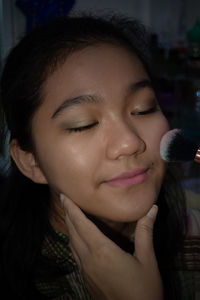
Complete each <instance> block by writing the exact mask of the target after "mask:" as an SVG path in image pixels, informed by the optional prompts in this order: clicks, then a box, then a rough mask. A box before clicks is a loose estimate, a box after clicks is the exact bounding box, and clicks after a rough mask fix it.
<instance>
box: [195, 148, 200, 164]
mask: <svg viewBox="0 0 200 300" xmlns="http://www.w3.org/2000/svg"><path fill="white" fill-rule="evenodd" d="M194 161H195V162H196V163H198V164H200V148H199V149H198V150H197V153H196V155H195V158H194Z"/></svg>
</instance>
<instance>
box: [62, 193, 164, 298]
mask: <svg viewBox="0 0 200 300" xmlns="http://www.w3.org/2000/svg"><path fill="white" fill-rule="evenodd" d="M61 200H62V202H63V206H64V211H65V215H66V225H67V230H68V233H69V239H70V247H71V249H72V252H73V255H74V257H75V260H76V261H77V263H78V264H79V266H80V268H81V270H82V272H83V276H84V278H85V280H86V283H87V284H88V287H89V290H90V292H91V295H92V296H93V297H94V299H101V300H103V299H105V300H108V299H109V300H124V299H126V300H134V299H135V300H162V299H163V290H162V281H161V277H160V273H159V270H158V266H157V261H156V258H155V253H154V248H153V238H152V237H153V224H154V221H155V218H156V215H157V206H156V205H154V206H153V207H152V208H151V210H150V211H149V213H148V214H147V215H146V216H144V217H143V218H141V219H140V220H139V221H138V222H137V226H136V230H135V253H134V255H131V254H129V253H126V252H125V251H123V250H122V249H121V248H119V247H118V246H117V245H116V244H115V243H114V242H112V241H111V240H110V239H109V238H107V237H106V236H105V235H104V234H103V233H102V232H101V231H100V230H99V229H98V228H97V227H96V226H95V224H94V223H93V222H91V221H90V220H89V219H88V218H87V217H86V216H85V215H84V213H83V212H82V211H81V210H80V209H79V208H78V206H77V205H76V204H75V203H73V202H72V201H71V200H70V199H69V198H66V197H65V196H64V195H61Z"/></svg>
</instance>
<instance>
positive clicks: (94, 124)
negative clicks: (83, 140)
mask: <svg viewBox="0 0 200 300" xmlns="http://www.w3.org/2000/svg"><path fill="white" fill-rule="evenodd" d="M97 124H98V122H95V123H92V124H88V125H85V126H80V127H74V128H68V130H69V131H70V132H80V131H84V130H89V129H91V128H92V127H94V126H96V125H97Z"/></svg>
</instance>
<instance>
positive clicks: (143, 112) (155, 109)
mask: <svg viewBox="0 0 200 300" xmlns="http://www.w3.org/2000/svg"><path fill="white" fill-rule="evenodd" d="M158 110H159V108H158V106H157V105H154V106H153V107H151V108H150V109H148V110H144V111H135V112H132V113H131V114H132V115H133V116H138V115H147V114H151V113H154V112H156V111H158Z"/></svg>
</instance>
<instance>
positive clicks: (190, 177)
mask: <svg viewBox="0 0 200 300" xmlns="http://www.w3.org/2000/svg"><path fill="white" fill-rule="evenodd" d="M79 12H92V13H95V14H97V15H104V14H109V13H113V12H115V13H119V14H122V15H124V16H128V17H131V18H134V19H138V20H140V21H141V22H142V23H143V24H144V25H146V26H147V28H148V30H149V31H150V33H151V34H150V44H151V56H152V69H153V73H154V76H155V77H156V80H157V83H158V97H159V100H160V104H161V107H162V108H163V111H164V113H165V115H166V116H167V118H168V120H169V122H170V125H171V127H172V128H174V127H180V128H182V129H183V130H184V131H185V132H186V134H188V135H189V136H190V137H191V138H192V139H194V140H195V141H196V142H197V143H198V144H199V145H200V0H166V1H165V0H62V1H61V0H40V1H32V0H17V1H15V0H0V69H2V66H3V64H4V60H5V57H6V55H7V54H8V52H9V50H10V49H11V48H12V47H13V46H14V45H15V44H16V43H17V42H18V41H19V40H20V39H21V37H22V36H24V35H25V34H26V32H28V31H29V30H31V28H33V27H34V26H35V25H37V24H40V23H43V22H45V21H46V20H48V19H50V18H54V17H57V16H62V15H67V14H69V15H73V14H76V13H79ZM7 153H8V151H7V149H3V152H2V155H0V166H1V165H2V166H3V165H4V162H5V161H6V157H7ZM0 170H1V167H0ZM183 183H184V185H185V186H186V187H187V188H188V189H190V190H192V191H194V192H197V193H200V184H199V183H200V166H199V165H197V164H194V163H185V164H183Z"/></svg>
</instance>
